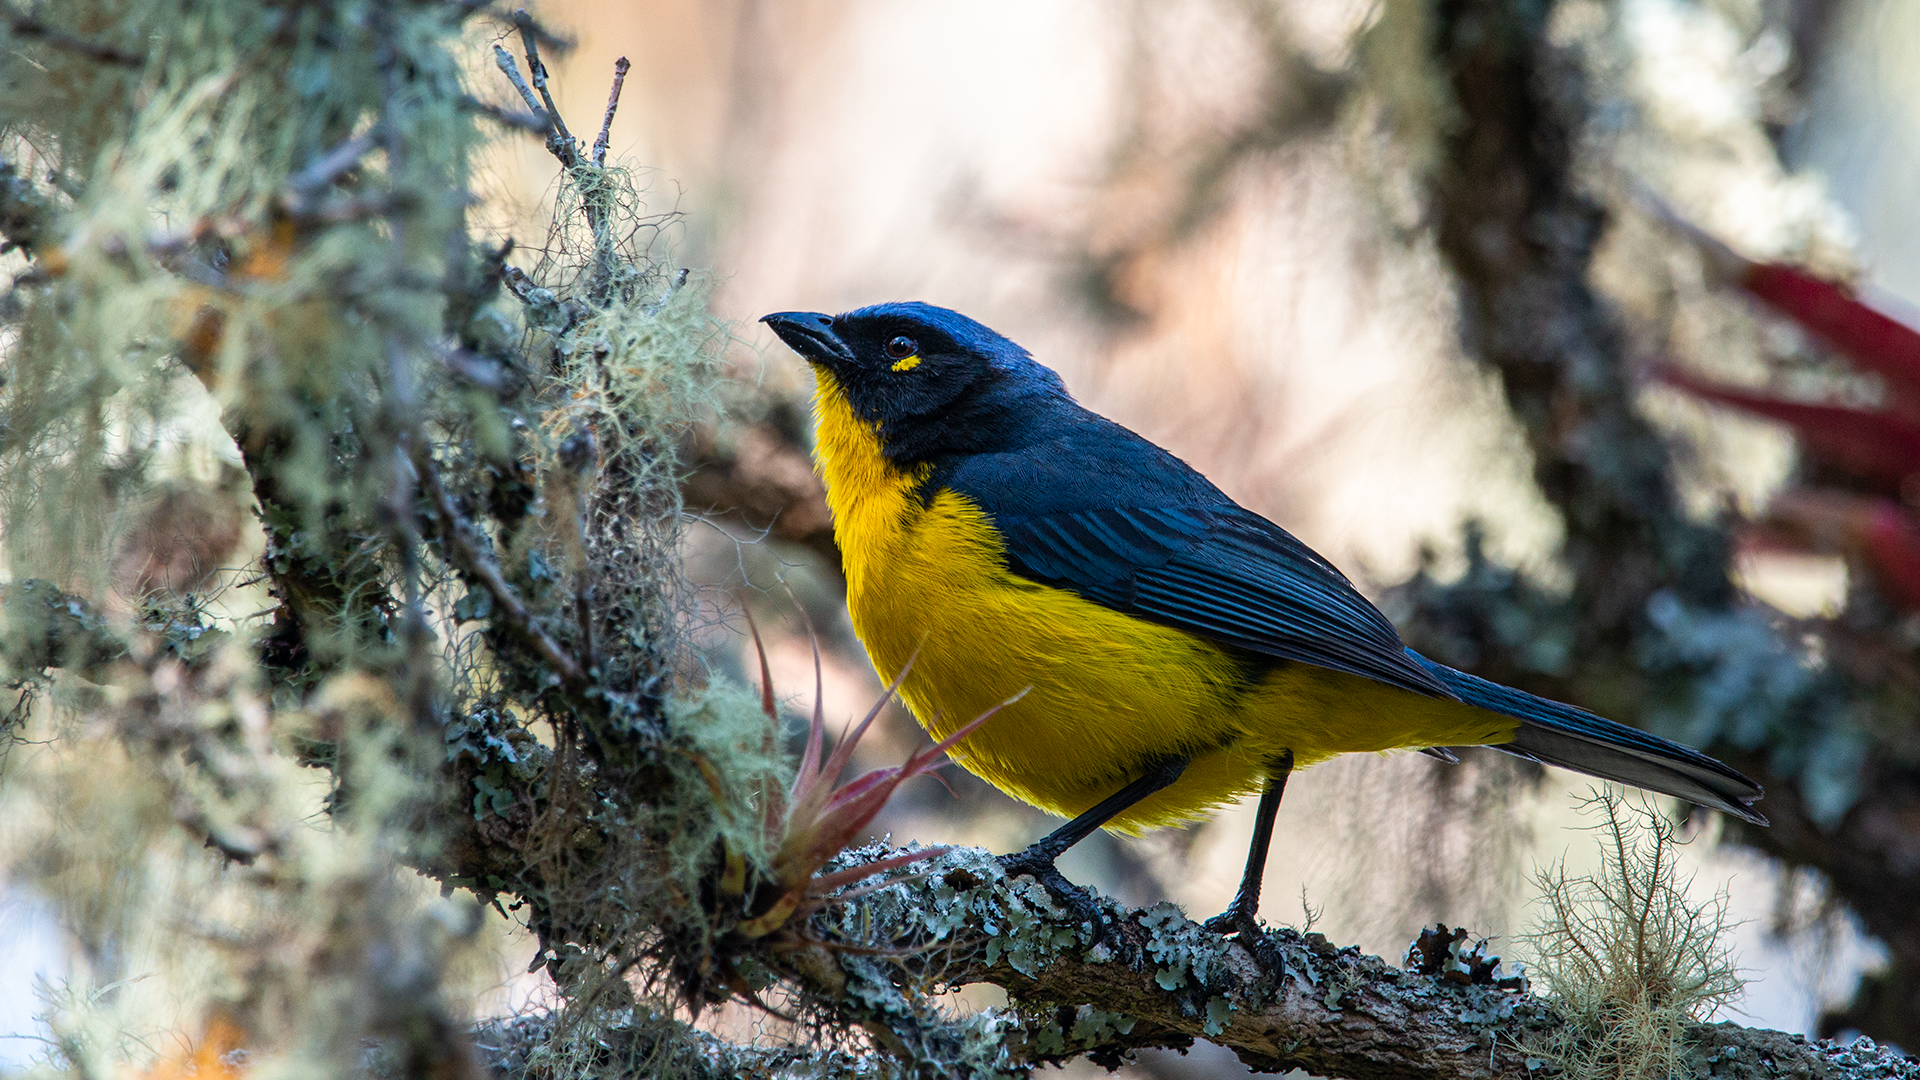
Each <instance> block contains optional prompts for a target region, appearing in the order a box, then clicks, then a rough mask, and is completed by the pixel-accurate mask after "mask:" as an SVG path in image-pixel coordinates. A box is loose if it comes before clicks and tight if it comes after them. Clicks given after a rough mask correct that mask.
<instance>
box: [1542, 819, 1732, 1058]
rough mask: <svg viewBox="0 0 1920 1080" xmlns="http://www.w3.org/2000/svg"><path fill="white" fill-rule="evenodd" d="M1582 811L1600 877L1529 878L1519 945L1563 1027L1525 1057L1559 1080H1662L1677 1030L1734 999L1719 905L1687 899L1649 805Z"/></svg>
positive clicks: (1559, 872)
mask: <svg viewBox="0 0 1920 1080" xmlns="http://www.w3.org/2000/svg"><path fill="white" fill-rule="evenodd" d="M1581 809H1582V811H1583V812H1584V813H1587V814H1589V815H1590V816H1592V817H1594V818H1597V819H1598V821H1597V822H1596V824H1595V826H1594V831H1595V832H1596V833H1597V834H1598V835H1599V838H1600V840H1601V861H1600V867H1599V869H1598V870H1597V871H1595V872H1594V873H1592V874H1586V875H1570V874H1569V873H1568V871H1567V867H1566V864H1565V862H1564V861H1563V862H1560V863H1556V864H1554V865H1552V866H1550V867H1546V868H1544V869H1542V870H1541V871H1539V872H1538V873H1537V874H1536V875H1535V878H1534V882H1535V885H1536V886H1537V888H1538V889H1539V891H1540V895H1541V900H1540V903H1541V905H1542V906H1543V907H1544V909H1545V911H1544V914H1543V916H1542V917H1541V919H1540V920H1539V922H1538V923H1537V924H1536V925H1535V927H1534V928H1533V930H1532V931H1531V932H1530V933H1529V934H1528V935H1527V936H1526V938H1525V939H1524V940H1525V943H1526V945H1527V946H1528V947H1529V950H1530V952H1531V953H1532V958H1533V965H1534V966H1533V972H1532V973H1533V977H1534V979H1535V981H1536V983H1537V984H1538V985H1540V986H1541V987H1542V988H1543V989H1545V991H1546V992H1547V996H1548V999H1549V1001H1550V1002H1551V1003H1552V1005H1553V1008H1554V1009H1555V1010H1556V1011H1557V1012H1558V1013H1559V1014H1560V1015H1561V1016H1562V1017H1563V1018H1564V1019H1565V1020H1566V1021H1567V1022H1566V1024H1565V1025H1563V1026H1562V1027H1560V1028H1558V1029H1556V1030H1555V1032H1554V1034H1553V1036H1552V1038H1551V1039H1550V1041H1548V1042H1546V1043H1544V1044H1542V1045H1539V1046H1530V1047H1528V1048H1527V1049H1528V1050H1529V1052H1530V1053H1535V1054H1538V1055H1539V1056H1541V1057H1543V1058H1545V1059H1547V1060H1549V1061H1551V1062H1554V1063H1555V1064H1557V1065H1558V1066H1559V1067H1560V1069H1561V1070H1562V1072H1563V1074H1564V1075H1566V1076H1567V1077H1569V1078H1570V1080H1662V1078H1664V1077H1668V1076H1671V1075H1673V1074H1674V1069H1675V1067H1676V1066H1677V1064H1678V1063H1679V1062H1680V1060H1681V1055H1682V1051H1683V1050H1684V1049H1685V1036H1686V1032H1687V1029H1688V1028H1689V1027H1690V1026H1691V1025H1693V1024H1697V1023H1700V1022H1701V1021H1703V1020H1705V1019H1706V1018H1707V1017H1708V1016H1709V1015H1710V1014H1711V1013H1712V1012H1713V1010H1714V1009H1715V1008H1716V1007H1718V1006H1720V1005H1722V1004H1725V1003H1727V1002H1729V1001H1732V1000H1733V999H1735V998H1737V997H1738V996H1739V995H1740V992H1741V989H1742V981H1741V978H1740V972H1739V969H1738V968H1736V967H1735V966H1734V963H1733V961H1732V958H1731V953H1730V946H1729V944H1728V932H1729V931H1730V930H1731V928H1732V923H1731V921H1730V920H1729V916H1728V914H1727V896H1726V893H1725V892H1724V891H1723V892H1720V893H1718V894H1716V895H1715V896H1713V897H1712V898H1711V899H1709V900H1706V901H1704V902H1702V901H1698V900H1695V899H1694V898H1693V897H1692V896H1691V895H1690V894H1689V886H1690V885H1691V882H1690V880H1689V879H1686V878H1682V877H1680V876H1679V874H1678V871H1677V870H1676V868H1675V865H1674V862H1675V859H1676V858H1677V855H1678V846H1679V843H1680V839H1679V837H1678V835H1677V827H1676V825H1675V823H1674V822H1673V821H1672V820H1671V819H1669V818H1668V817H1667V816H1666V815H1665V814H1663V813H1662V812H1661V811H1660V810H1659V808H1658V807H1656V806H1655V805H1653V803H1652V802H1651V801H1650V800H1647V799H1645V798H1642V799H1641V800H1639V801H1637V802H1629V801H1628V800H1627V798H1626V797H1624V796H1622V795H1620V794H1619V793H1617V792H1615V791H1614V790H1612V789H1606V790H1602V791H1598V792H1596V793H1595V794H1594V795H1593V796H1592V797H1591V798H1589V799H1587V800H1585V801H1584V802H1583V803H1582V805H1581Z"/></svg>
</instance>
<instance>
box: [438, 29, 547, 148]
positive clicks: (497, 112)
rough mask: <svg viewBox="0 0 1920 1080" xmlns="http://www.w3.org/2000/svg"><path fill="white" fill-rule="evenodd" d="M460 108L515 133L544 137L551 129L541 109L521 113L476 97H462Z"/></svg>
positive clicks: (497, 58)
mask: <svg viewBox="0 0 1920 1080" xmlns="http://www.w3.org/2000/svg"><path fill="white" fill-rule="evenodd" d="M495 48H496V49H499V46H497V45H496V46H495ZM499 52H500V54H504V53H505V52H506V50H505V49H499ZM494 59H495V61H496V62H498V60H499V56H498V55H496V56H495V58H494ZM508 63H509V64H511V63H512V58H511V57H509V58H508ZM507 71H508V72H509V74H510V75H512V76H516V77H517V76H518V75H519V74H520V72H519V71H518V70H516V69H514V68H512V67H509V68H507ZM460 107H461V108H463V109H466V110H467V111H468V112H476V113H479V114H480V115H481V116H484V117H486V118H488V119H489V120H492V121H493V122H494V123H496V124H499V125H501V126H502V127H510V128H513V129H515V130H516V131H530V132H533V133H534V134H535V135H545V134H546V133H547V129H548V128H549V127H551V126H552V123H553V121H551V120H550V119H548V118H547V111H546V110H545V109H541V108H535V109H534V110H533V111H532V112H521V111H520V110H518V109H503V108H501V107H500V106H498V105H495V104H493V103H492V102H488V101H481V100H480V99H479V98H476V97H462V98H461V99H460Z"/></svg>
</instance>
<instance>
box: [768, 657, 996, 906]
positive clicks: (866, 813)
mask: <svg viewBox="0 0 1920 1080" xmlns="http://www.w3.org/2000/svg"><path fill="white" fill-rule="evenodd" d="M751 625H752V624H751V620H749V626H751ZM752 629H753V640H754V646H755V648H756V649H757V650H758V651H759V654H760V707H761V708H762V709H763V710H764V711H765V712H766V714H767V716H768V717H769V718H771V719H773V720H775V721H776V727H777V721H778V715H779V713H778V707H777V705H776V703H775V701H774V697H773V673H772V671H771V669H770V667H769V664H768V661H767V654H766V649H765V647H764V646H763V645H762V644H761V641H760V632H759V628H758V627H752ZM912 667H913V662H912V661H911V660H909V661H908V663H907V666H906V667H905V668H903V669H902V670H901V672H900V675H899V676H898V677H897V678H895V679H894V681H893V683H892V684H891V685H889V686H888V687H887V689H886V692H885V693H883V694H882V695H881V696H880V699H879V700H878V701H876V702H875V703H874V705H873V708H871V709H869V710H868V711H867V714H866V716H864V717H863V718H861V720H860V722H859V723H858V724H857V725H855V726H854V728H853V730H852V731H850V732H848V733H847V735H846V737H845V738H843V739H841V740H840V742H839V745H837V746H835V747H834V749H833V752H832V753H831V754H826V753H825V745H826V713H825V708H826V705H825V693H824V689H825V688H824V675H823V671H822V664H821V662H820V646H819V643H818V642H817V641H816V642H814V646H813V673H814V694H813V712H812V715H811V716H810V717H809V718H808V722H807V739H806V743H805V746H804V748H803V749H802V751H801V754H800V764H799V767H798V768H797V769H795V770H794V776H793V782H792V784H791V785H790V786H789V787H788V788H787V790H785V791H784V792H782V791H779V790H777V789H776V790H772V791H769V792H767V793H766V797H765V800H766V801H765V810H764V815H765V817H764V826H765V829H766V835H767V837H768V838H769V840H771V841H772V842H773V843H774V846H775V849H776V850H775V852H774V856H773V865H772V867H771V868H770V869H771V873H772V878H773V881H772V883H773V884H774V885H776V886H777V887H778V890H779V891H778V892H777V893H776V894H775V896H776V899H775V900H774V902H773V903H772V904H771V905H768V906H766V907H765V908H764V909H762V910H760V911H759V913H758V914H756V915H754V916H753V917H752V918H749V919H746V920H745V921H743V922H741V923H739V924H738V925H737V926H736V927H735V928H734V932H735V933H736V934H738V935H739V936H740V937H743V938H749V939H752V938H759V937H764V936H766V935H768V934H772V933H774V932H775V931H777V930H780V929H782V928H783V927H787V928H789V932H791V926H792V925H793V924H795V923H796V921H798V922H802V923H803V922H804V919H805V917H806V915H807V914H808V913H809V912H811V911H813V910H815V909H817V908H819V907H821V906H822V905H824V904H826V903H829V902H835V903H837V902H843V901H846V900H850V899H853V898H855V897H857V896H860V895H864V894H865V893H867V892H871V891H873V890H875V889H879V888H884V887H886V886H887V885H889V884H892V883H893V879H888V880H885V881H881V882H878V883H875V884H871V885H866V886H862V887H860V888H857V889H853V890H850V891H848V892H846V893H842V894H841V895H840V896H837V897H833V898H832V899H831V900H829V898H828V894H829V893H832V892H833V891H834V890H836V889H841V888H843V887H845V886H847V885H851V884H853V883H855V882H858V881H863V880H865V879H867V878H870V877H874V876H876V875H885V874H888V873H891V872H892V871H895V870H899V869H902V868H904V867H907V866H910V865H912V864H914V863H917V862H920V861H922V860H925V859H930V858H933V857H935V856H937V855H942V854H945V853H946V852H947V851H948V850H949V849H947V848H945V847H934V848H924V849H921V850H919V851H912V852H907V853H905V854H901V855H895V856H892V857H889V858H885V859H879V860H876V861H874V862H870V863H864V864H862V865H860V866H853V867H848V868H846V869H844V870H837V871H834V872H833V873H828V874H821V873H820V872H819V871H820V868H821V867H822V866H825V865H826V864H827V862H829V861H830V860H831V859H832V858H833V857H834V856H835V855H838V854H839V853H840V852H841V851H843V850H845V849H846V847H847V846H848V845H849V844H851V843H853V842H854V841H855V840H856V839H858V838H859V837H860V835H861V834H862V833H864V832H865V831H866V830H867V828H868V826H869V825H871V824H872V822H873V819H874V818H875V817H876V816H877V815H878V814H879V813H880V810H881V809H882V808H883V807H885V806H886V804H887V800H888V799H890V798H892V796H893V793H894V791H895V790H896V789H897V788H899V786H900V785H901V784H903V783H905V782H906V781H908V780H911V779H913V778H914V777H916V776H923V775H925V774H927V773H930V772H932V771H933V770H935V769H937V768H939V767H940V766H941V765H942V764H944V763H945V755H946V752H947V751H948V750H949V749H952V748H953V746H954V745H956V744H957V743H959V742H960V740H962V739H964V738H966V737H967V736H969V735H971V734H973V733H974V732H975V731H977V730H979V729H980V726H981V725H982V724H985V723H986V722H987V721H988V720H990V719H992V718H993V717H994V715H995V714H997V713H998V712H999V711H1000V710H1001V709H1003V708H1005V707H1006V706H1008V705H1010V704H1012V703H1013V702H1014V701H1017V700H1018V699H1019V698H1020V697H1021V696H1022V694H1024V691H1022V694H1016V695H1014V697H1012V698H1009V699H1008V700H1007V701H1004V702H1001V703H1000V704H999V705H996V706H994V707H993V708H991V709H989V710H987V711H986V712H985V713H983V714H981V715H980V716H978V717H976V718H975V719H974V720H973V721H972V722H971V723H968V724H964V725H962V726H961V727H960V728H958V729H957V730H955V731H954V732H952V733H951V734H949V735H948V736H947V737H946V738H944V739H941V740H940V741H939V742H936V743H934V744H932V745H931V746H927V747H924V748H922V749H920V750H917V751H915V752H914V753H912V754H911V755H909V756H908V758H907V760H906V761H905V762H903V763H901V764H900V765H897V766H890V767H886V768H880V769H874V770H872V771H870V772H867V773H864V774H862V775H860V776H858V777H856V778H854V779H853V780H851V781H849V782H847V783H845V784H841V785H839V786H837V787H836V786H834V785H835V782H836V781H837V780H838V779H839V777H840V775H841V773H843V772H845V771H846V768H847V765H848V764H849V763H850V762H851V761H852V759H853V752H854V748H855V747H856V746H858V745H859V742H860V739H861V737H862V736H864V735H865V734H866V733H867V730H868V728H870V727H872V726H873V722H874V720H876V719H878V718H879V716H880V713H881V711H882V710H883V709H885V708H886V705H887V702H889V701H891V700H892V699H893V697H894V696H895V695H896V694H897V693H898V692H899V690H900V684H901V682H902V681H903V680H905V679H906V677H907V672H908V671H910V670H911V669H912ZM823 755H824V756H825V760H822V757H823Z"/></svg>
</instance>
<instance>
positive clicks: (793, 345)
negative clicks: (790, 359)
mask: <svg viewBox="0 0 1920 1080" xmlns="http://www.w3.org/2000/svg"><path fill="white" fill-rule="evenodd" d="M760 321H761V322H763V323H766V324H767V325H768V326H771V327H773V332H774V333H776V334H779V335H780V340H781V341H784V342H786V343H787V347H788V348H790V349H792V350H793V351H794V352H797V353H799V354H800V355H801V356H803V357H805V358H806V359H808V360H810V361H812V362H813V363H816V364H824V365H826V366H827V367H829V368H831V367H837V366H840V365H843V364H851V363H853V350H852V349H849V348H847V343H846V342H844V341H841V340H840V335H838V334H836V333H834V332H833V318H832V317H831V316H828V315H822V314H820V313H819V312H817V311H776V312H774V313H773V314H771V315H762V316H760Z"/></svg>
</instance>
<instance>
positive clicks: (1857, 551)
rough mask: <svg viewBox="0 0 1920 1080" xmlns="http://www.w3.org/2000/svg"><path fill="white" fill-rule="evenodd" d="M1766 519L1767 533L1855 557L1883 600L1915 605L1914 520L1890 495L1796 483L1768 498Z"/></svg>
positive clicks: (1919, 527) (1918, 589)
mask: <svg viewBox="0 0 1920 1080" xmlns="http://www.w3.org/2000/svg"><path fill="white" fill-rule="evenodd" d="M1767 524H1768V525H1769V526H1770V533H1771V537H1772V538H1775V539H1790V540H1799V541H1803V542H1804V546H1805V547H1809V548H1812V549H1814V550H1825V551H1834V550H1840V551H1845V552H1848V553H1850V554H1852V555H1854V556H1856V557H1857V558H1859V559H1860V561H1862V562H1864V563H1865V564H1866V565H1867V568H1868V569H1870V570H1871V571H1872V572H1873V574H1874V577H1875V578H1876V579H1877V580H1878V581H1879V582H1880V584H1881V586H1882V587H1883V588H1884V589H1885V590H1886V592H1887V593H1888V596H1889V599H1893V600H1896V601H1898V602H1900V603H1902V604H1904V605H1906V606H1907V607H1913V608H1920V520H1917V519H1916V518H1915V516H1914V513H1913V512H1912V511H1911V510H1908V509H1907V508H1906V507H1904V506H1902V505H1900V504H1899V503H1897V502H1895V501H1893V500H1892V499H1887V498H1882V497H1880V496H1876V495H1857V494H1854V493H1852V492H1845V491H1831V490H1825V489H1810V488H1796V489H1793V490H1789V491H1784V492H1781V493H1780V495H1779V496H1777V497H1776V498H1775V499H1774V501H1773V504H1772V505H1771V506H1770V507H1769V508H1768V511H1767Z"/></svg>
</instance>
